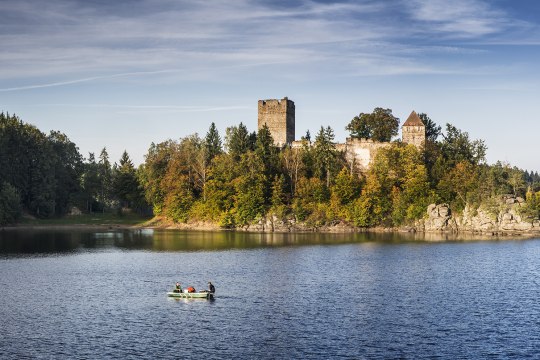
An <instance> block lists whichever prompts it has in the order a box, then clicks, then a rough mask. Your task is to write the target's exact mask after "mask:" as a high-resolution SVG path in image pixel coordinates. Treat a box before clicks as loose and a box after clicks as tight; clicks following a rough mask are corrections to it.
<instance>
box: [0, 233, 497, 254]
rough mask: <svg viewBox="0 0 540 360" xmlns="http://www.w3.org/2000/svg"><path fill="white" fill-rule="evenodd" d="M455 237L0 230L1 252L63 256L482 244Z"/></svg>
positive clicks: (440, 235)
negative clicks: (354, 245)
mask: <svg viewBox="0 0 540 360" xmlns="http://www.w3.org/2000/svg"><path fill="white" fill-rule="evenodd" d="M484 239H493V240H496V239H497V238H496V237H485V236H484V237H478V236H472V235H459V236H458V235H455V234H442V233H439V234H423V233H395V232H379V233H371V232H358V233H314V232H310V233H308V232H306V233H249V232H235V231H217V232H210V231H178V230H150V229H137V230H119V231H97V232H96V231H88V230H86V231H81V230H65V231H64V230H62V231H58V230H4V231H0V253H2V254H10V253H15V254H16V253H19V254H32V253H63V252H72V251H75V250H77V249H80V248H83V249H100V248H107V247H109V248H121V249H126V250H153V251H200V250H204V251H213V250H228V249H255V248H261V247H280V246H308V245H318V244H319V245H321V244H322V245H335V244H352V243H374V244H375V243H378V244H388V243H407V242H425V241H427V242H438V241H464V240H484Z"/></svg>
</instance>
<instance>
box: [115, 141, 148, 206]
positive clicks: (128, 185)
mask: <svg viewBox="0 0 540 360" xmlns="http://www.w3.org/2000/svg"><path fill="white" fill-rule="evenodd" d="M113 188H114V193H115V195H116V197H117V198H118V200H119V201H120V206H122V207H128V208H132V207H136V206H137V205H139V203H140V200H141V197H142V196H141V195H142V194H141V189H140V188H139V182H138V180H137V174H136V172H135V167H134V166H133V162H132V161H131V159H130V157H129V155H128V153H127V151H125V150H124V152H123V153H122V157H121V158H120V164H119V166H118V167H117V169H116V171H115V172H114V174H113Z"/></svg>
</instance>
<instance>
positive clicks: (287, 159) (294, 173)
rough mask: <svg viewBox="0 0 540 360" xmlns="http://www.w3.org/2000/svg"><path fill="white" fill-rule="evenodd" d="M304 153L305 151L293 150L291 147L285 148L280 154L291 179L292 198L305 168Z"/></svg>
mask: <svg viewBox="0 0 540 360" xmlns="http://www.w3.org/2000/svg"><path fill="white" fill-rule="evenodd" d="M302 151H303V149H298V148H294V149H293V148H291V147H290V146H285V148H284V149H283V151H281V153H280V156H281V161H282V163H283V167H284V168H285V171H286V172H287V176H288V178H289V183H290V193H291V196H294V193H295V191H296V184H297V183H298V176H299V173H300V171H301V170H302V169H303V167H304V163H303V162H302Z"/></svg>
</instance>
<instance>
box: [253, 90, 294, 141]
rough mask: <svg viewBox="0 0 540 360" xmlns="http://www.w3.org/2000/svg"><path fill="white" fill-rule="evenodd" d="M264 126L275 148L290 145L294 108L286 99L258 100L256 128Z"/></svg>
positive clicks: (292, 138) (291, 102) (292, 137)
mask: <svg viewBox="0 0 540 360" xmlns="http://www.w3.org/2000/svg"><path fill="white" fill-rule="evenodd" d="M264 124H266V126H268V129H269V130H270V133H271V134H272V137H273V138H274V143H275V144H276V145H277V146H283V145H285V144H290V143H292V142H293V141H294V137H295V134H294V132H295V107H294V102H293V101H291V100H289V99H288V98H286V97H285V98H283V99H281V100H277V99H270V100H259V104H258V128H259V129H260V128H262V127H263V126H264Z"/></svg>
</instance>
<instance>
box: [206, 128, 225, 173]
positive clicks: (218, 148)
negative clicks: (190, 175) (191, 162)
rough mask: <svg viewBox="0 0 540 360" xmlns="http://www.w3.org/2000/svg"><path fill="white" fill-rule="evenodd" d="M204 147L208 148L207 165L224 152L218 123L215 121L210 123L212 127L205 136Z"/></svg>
mask: <svg viewBox="0 0 540 360" xmlns="http://www.w3.org/2000/svg"><path fill="white" fill-rule="evenodd" d="M204 147H205V149H206V153H205V155H206V156H205V160H206V165H209V164H210V162H211V161H212V159H213V158H215V157H216V156H218V155H219V154H221V153H222V152H223V148H222V145H221V137H220V136H219V132H218V130H217V128H216V124H214V123H212V124H210V128H209V129H208V132H207V133H206V137H205V138H204Z"/></svg>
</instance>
